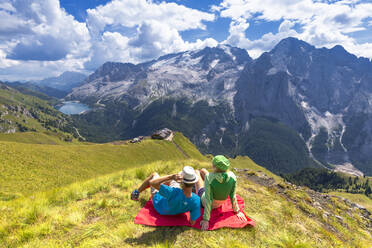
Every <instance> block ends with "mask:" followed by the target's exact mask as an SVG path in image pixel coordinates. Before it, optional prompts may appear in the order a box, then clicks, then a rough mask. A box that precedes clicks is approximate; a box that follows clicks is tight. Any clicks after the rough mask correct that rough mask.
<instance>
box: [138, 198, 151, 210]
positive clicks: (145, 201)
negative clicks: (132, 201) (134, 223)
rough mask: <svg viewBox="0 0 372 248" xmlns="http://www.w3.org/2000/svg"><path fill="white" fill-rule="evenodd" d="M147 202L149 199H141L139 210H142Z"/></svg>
mask: <svg viewBox="0 0 372 248" xmlns="http://www.w3.org/2000/svg"><path fill="white" fill-rule="evenodd" d="M148 200H149V199H144V198H141V199H140V200H139V202H140V205H141V208H143V207H144V206H145V205H146V203H147V202H148Z"/></svg>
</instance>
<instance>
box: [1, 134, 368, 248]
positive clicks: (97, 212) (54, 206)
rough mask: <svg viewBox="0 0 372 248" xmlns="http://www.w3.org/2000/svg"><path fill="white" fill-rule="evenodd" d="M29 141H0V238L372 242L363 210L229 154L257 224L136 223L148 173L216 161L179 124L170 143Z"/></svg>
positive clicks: (165, 243) (6, 243)
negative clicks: (135, 193)
mask: <svg viewBox="0 0 372 248" xmlns="http://www.w3.org/2000/svg"><path fill="white" fill-rule="evenodd" d="M30 143H31V142H25V143H19V142H14V140H13V141H1V142H0V166H1V167H0V168H1V171H0V174H1V175H2V177H1V179H0V189H1V191H2V193H1V194H2V195H1V194H0V244H1V245H0V247H30V248H31V247H32V248H38V247H40V248H41V247H43V248H44V247H51V248H53V247H71V248H72V247H74V248H75V247H286V248H294V247H297V248H300V247H309V248H310V247H361V248H364V247H365V248H367V247H370V244H371V242H372V238H371V228H370V227H368V225H369V222H368V221H366V220H365V219H364V218H363V217H362V212H361V211H360V210H353V209H351V208H350V206H348V205H347V204H345V202H344V201H343V200H342V199H341V198H339V197H336V196H329V197H327V198H326V199H323V198H322V197H321V196H320V195H321V194H316V193H314V192H313V191H310V190H309V189H308V188H305V187H296V186H293V185H290V184H287V183H285V182H284V181H283V179H281V178H280V177H278V176H276V175H274V174H272V173H270V172H269V171H267V170H265V169H264V168H262V167H260V166H259V165H257V164H255V163H254V161H252V160H251V159H250V158H248V157H237V158H235V159H231V163H232V168H233V170H234V172H235V173H236V175H237V177H238V190H237V191H238V194H240V195H241V196H242V197H243V198H244V200H245V212H246V213H247V215H248V216H249V217H251V218H252V219H254V220H255V222H256V223H257V226H256V227H255V228H244V229H220V230H215V231H209V232H202V231H200V230H196V229H192V228H189V227H147V226H142V225H135V224H134V222H133V221H134V218H135V216H136V214H137V213H138V211H139V209H140V208H141V207H143V206H144V204H145V203H146V201H147V200H148V199H149V198H150V193H149V192H145V193H144V194H142V195H141V196H140V201H138V202H136V201H132V200H130V192H131V191H132V190H133V189H135V188H136V187H138V185H139V184H140V183H141V182H142V180H143V179H144V178H145V177H146V176H147V175H148V174H150V173H152V172H154V171H157V172H158V173H159V174H167V173H175V172H178V171H179V170H180V169H181V168H182V167H183V166H185V165H192V166H194V167H196V168H199V169H200V168H203V167H204V168H207V169H211V163H210V156H207V157H205V156H202V155H201V154H200V152H199V151H198V150H197V149H196V148H195V147H194V146H193V145H192V143H191V142H190V141H188V140H187V139H186V138H185V137H184V136H183V135H182V134H179V133H178V134H176V137H175V139H174V142H171V141H155V140H144V141H143V142H141V143H138V144H123V142H114V143H108V144H78V143H77V144H73V145H71V144H54V145H50V144H30ZM234 168H238V170H235V169H234ZM12 194H13V195H14V197H13V199H12V198H11V197H9V196H11V195H12ZM6 196H8V197H6ZM316 202H317V204H316Z"/></svg>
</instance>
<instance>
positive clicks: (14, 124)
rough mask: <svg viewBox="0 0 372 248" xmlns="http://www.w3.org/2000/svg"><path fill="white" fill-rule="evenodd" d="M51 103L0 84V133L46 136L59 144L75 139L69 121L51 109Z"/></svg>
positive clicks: (68, 118)
mask: <svg viewBox="0 0 372 248" xmlns="http://www.w3.org/2000/svg"><path fill="white" fill-rule="evenodd" d="M53 103H54V102H51V101H50V102H48V101H46V100H42V99H40V98H38V97H35V96H32V95H26V94H23V93H21V92H20V91H18V90H17V89H15V88H12V87H9V86H7V85H4V84H3V83H1V82H0V133H14V132H26V131H33V132H48V133H50V134H53V135H54V136H56V137H58V138H59V139H60V140H72V139H73V138H72V137H73V135H74V136H76V137H77V134H76V130H75V129H74V127H73V123H72V119H71V118H70V117H69V116H67V115H64V114H62V113H61V112H59V111H58V110H56V109H54V108H53V107H52V104H53ZM0 140H2V137H0Z"/></svg>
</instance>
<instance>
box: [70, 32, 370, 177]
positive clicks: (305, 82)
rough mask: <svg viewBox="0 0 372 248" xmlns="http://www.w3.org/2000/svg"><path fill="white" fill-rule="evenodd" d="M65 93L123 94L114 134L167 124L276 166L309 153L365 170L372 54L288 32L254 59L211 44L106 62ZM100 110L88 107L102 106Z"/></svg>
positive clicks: (116, 98)
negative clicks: (324, 44)
mask: <svg viewBox="0 0 372 248" xmlns="http://www.w3.org/2000/svg"><path fill="white" fill-rule="evenodd" d="M69 97H70V98H73V99H79V100H83V101H84V100H85V101H90V102H99V103H106V104H107V103H109V104H110V106H112V103H113V102H117V103H119V102H120V104H123V103H125V107H122V108H121V111H123V109H126V110H125V111H124V112H125V114H124V113H123V114H122V116H120V115H119V116H117V115H116V116H115V118H114V119H116V120H115V125H116V127H117V128H118V130H117V131H118V132H120V133H121V134H120V136H119V137H127V136H130V135H134V134H136V133H137V132H139V133H141V134H142V133H144V132H151V131H153V130H150V129H158V128H161V127H162V126H164V127H165V126H168V127H170V128H173V129H176V130H180V131H182V132H184V133H185V134H186V135H188V137H189V138H190V139H191V140H192V141H193V142H195V143H196V144H197V145H198V146H199V148H200V149H201V150H202V151H204V152H209V153H218V152H223V153H226V154H229V155H235V154H248V155H250V156H251V157H252V158H253V159H255V160H257V162H259V163H261V164H263V165H264V166H266V167H269V168H271V169H273V170H274V171H278V172H286V171H290V170H293V169H294V168H296V167H304V166H309V165H311V164H313V162H312V161H316V163H317V164H322V165H328V164H332V165H339V167H338V168H342V166H347V167H348V168H349V167H350V164H352V165H355V166H357V167H358V168H360V169H362V170H363V171H365V172H369V173H372V166H371V161H372V154H371V153H370V152H369V151H370V150H371V149H372V125H371V124H372V63H371V61H369V60H368V59H365V58H357V57H356V56H354V55H352V54H349V53H348V52H347V51H345V50H344V49H343V48H342V47H341V46H335V47H334V48H332V49H326V48H321V49H317V48H315V47H313V46H311V45H309V44H307V43H305V42H303V41H300V40H297V39H294V38H287V39H284V40H282V41H281V42H280V43H279V44H278V45H277V46H276V47H275V48H274V49H273V50H272V51H270V52H268V53H264V54H263V55H262V56H260V57H259V58H258V59H256V60H251V59H250V57H249V55H248V54H247V52H246V51H245V50H242V49H238V48H233V47H230V46H219V47H216V48H205V49H203V50H198V51H189V52H183V53H178V54H170V55H166V56H163V57H161V58H159V59H157V60H154V61H150V62H147V63H143V64H138V65H133V64H122V63H106V64H104V65H103V66H102V67H100V68H99V69H98V70H97V71H96V72H95V73H94V74H92V75H91V76H89V77H88V78H87V80H86V82H85V83H84V84H83V85H82V86H81V87H78V88H75V89H74V90H73V92H72V93H71V94H70V95H69ZM99 111H101V112H99V114H98V112H96V113H95V112H94V111H93V112H91V113H90V115H95V114H96V117H97V118H101V117H102V116H109V115H110V114H108V112H110V110H109V109H107V108H106V109H104V110H102V109H100V110H99ZM124 115H125V116H126V118H124ZM128 116H131V117H130V118H129V117H128ZM89 118H90V119H92V118H93V117H92V116H90V117H89ZM103 118H105V117H103ZM120 123H126V124H125V125H124V124H120ZM149 123H151V124H149ZM115 125H114V126H115ZM155 125H158V126H155ZM283 154H284V155H283ZM278 157H281V158H280V159H277V158H278ZM305 158H306V159H305ZM291 167H293V168H292V169H288V168H291Z"/></svg>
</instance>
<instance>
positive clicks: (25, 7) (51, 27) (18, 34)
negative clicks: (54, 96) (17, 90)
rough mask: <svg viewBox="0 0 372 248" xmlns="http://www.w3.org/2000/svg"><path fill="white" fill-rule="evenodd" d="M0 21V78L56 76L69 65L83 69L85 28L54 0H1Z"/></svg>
mask: <svg viewBox="0 0 372 248" xmlns="http://www.w3.org/2000/svg"><path fill="white" fill-rule="evenodd" d="M0 22H1V25H0V68H1V72H0V74H1V75H3V77H2V78H3V79H10V78H13V79H15V78H17V76H18V79H22V78H25V79H30V78H33V77H44V76H51V75H56V74H60V73H61V72H63V71H64V70H67V69H69V68H71V65H75V66H77V67H76V68H75V69H74V70H79V69H83V67H82V66H83V64H82V63H81V61H82V60H86V59H84V57H86V56H87V55H88V54H89V53H88V52H89V48H90V35H89V31H88V28H87V26H86V24H85V23H80V22H78V21H76V20H75V19H74V17H73V16H71V15H69V14H67V13H66V12H65V10H64V9H62V8H61V7H60V5H59V1H58V0H34V1H29V0H13V1H4V0H1V2H0ZM53 61H59V62H58V63H57V62H53ZM14 74H16V75H14Z"/></svg>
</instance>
